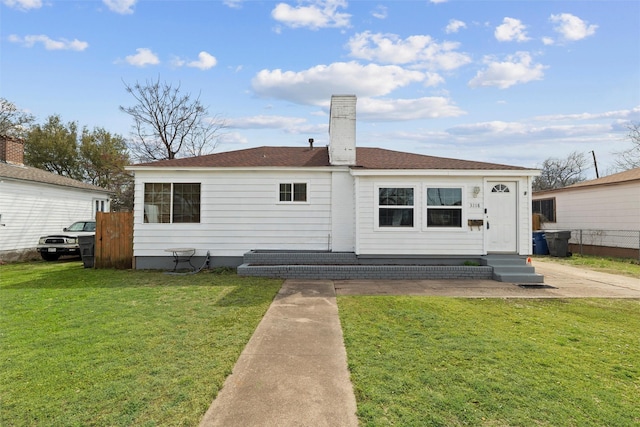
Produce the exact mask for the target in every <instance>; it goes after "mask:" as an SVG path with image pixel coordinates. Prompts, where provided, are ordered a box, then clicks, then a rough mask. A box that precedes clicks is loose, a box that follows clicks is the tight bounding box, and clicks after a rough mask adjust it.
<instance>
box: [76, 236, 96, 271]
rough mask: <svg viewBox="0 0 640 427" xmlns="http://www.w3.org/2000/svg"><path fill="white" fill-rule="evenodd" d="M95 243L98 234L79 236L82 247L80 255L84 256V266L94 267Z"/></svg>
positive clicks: (79, 244) (79, 243)
mask: <svg viewBox="0 0 640 427" xmlns="http://www.w3.org/2000/svg"><path fill="white" fill-rule="evenodd" d="M95 244H96V236H78V246H79V247H80V256H81V257H82V263H83V264H84V268H93V263H94V255H93V251H94V247H95Z"/></svg>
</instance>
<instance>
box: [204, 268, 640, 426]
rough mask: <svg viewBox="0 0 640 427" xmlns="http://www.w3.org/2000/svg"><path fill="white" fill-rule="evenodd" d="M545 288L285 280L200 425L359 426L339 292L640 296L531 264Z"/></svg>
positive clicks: (629, 282) (611, 278)
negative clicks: (340, 312) (341, 320)
mask: <svg viewBox="0 0 640 427" xmlns="http://www.w3.org/2000/svg"><path fill="white" fill-rule="evenodd" d="M533 265H534V267H535V268H536V271H537V272H538V273H541V274H543V275H544V276H545V285H548V287H545V288H529V289H525V288H521V287H519V286H517V284H513V283H502V282H496V281H493V280H477V281H476V280H457V281H456V280H391V281H390V280H336V281H331V280H306V281H305V280H291V279H289V280H286V281H285V282H284V284H283V285H282V288H281V289H280V292H279V293H278V295H277V296H276V298H275V299H274V302H273V303H272V304H271V306H270V307H269V310H268V311H267V313H266V314H265V316H264V318H263V319H262V321H261V322H260V324H259V325H258V328H257V329H256V331H255V333H254V334H253V336H252V337H251V340H250V341H249V343H248V344H247V346H246V347H245V349H244V351H243V352H242V354H241V356H240V358H239V359H238V362H237V363H236V365H235V367H234V368H233V373H232V374H231V375H230V376H229V377H228V378H227V380H226V381H225V383H224V387H223V388H222V390H221V391H220V393H219V394H218V396H217V398H216V399H215V400H214V401H213V403H212V404H211V407H210V408H209V410H208V411H207V413H206V414H205V416H204V417H203V419H202V422H201V423H200V426H202V427H209V426H224V427H234V426H242V427H251V426H261V427H271V426H278V427H288V426H296V427H303V426H313V427H323V426H331V427H336V426H339V427H351V426H357V425H358V420H357V418H356V416H355V413H356V400H355V397H354V394H353V389H352V386H351V382H350V379H349V372H348V370H347V362H346V351H345V348H344V343H343V337H342V329H341V326H340V319H339V317H338V307H337V304H336V293H338V294H340V295H438V296H454V297H456V296H457V297H465V298H589V297H598V298H640V279H635V278H630V277H624V276H616V275H611V274H606V273H599V272H595V271H591V270H585V269H581V268H575V267H570V266H565V265H561V264H557V263H553V262H544V261H539V260H534V263H533Z"/></svg>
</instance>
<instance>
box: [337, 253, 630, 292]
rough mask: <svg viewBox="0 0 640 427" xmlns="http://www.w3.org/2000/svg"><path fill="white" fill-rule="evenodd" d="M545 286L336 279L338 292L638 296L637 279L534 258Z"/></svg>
mask: <svg viewBox="0 0 640 427" xmlns="http://www.w3.org/2000/svg"><path fill="white" fill-rule="evenodd" d="M533 266H534V267H535V269H536V273H540V274H542V275H543V276H544V285H543V286H536V287H532V288H523V287H520V286H518V284H514V283H505V282H496V281H494V280H393V281H390V280H335V281H334V286H335V289H336V294H337V295H433V296H452V297H465V298H640V279H636V278H632V277H626V276H618V275H614V274H607V273H600V272H597V271H592V270H587V269H582V268H576V267H571V266H567V265H562V264H557V263H554V262H545V261H540V260H533Z"/></svg>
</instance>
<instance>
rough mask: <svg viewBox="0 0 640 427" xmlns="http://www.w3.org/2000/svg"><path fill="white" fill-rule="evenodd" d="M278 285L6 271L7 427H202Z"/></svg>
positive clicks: (0, 286)
mask: <svg viewBox="0 0 640 427" xmlns="http://www.w3.org/2000/svg"><path fill="white" fill-rule="evenodd" d="M280 284H281V281H279V280H265V279H258V278H241V277H237V276H236V275H235V274H233V273H215V272H201V273H199V274H197V275H189V276H174V275H167V274H163V273H162V272H147V271H117V270H93V269H84V268H83V267H82V263H80V262H77V261H76V262H61V263H42V262H41V263H29V264H9V265H3V266H0V425H2V426H3V427H4V426H131V425H135V426H166V425H171V426H179V425H184V426H193V425H197V423H198V422H199V420H200V418H201V417H202V415H203V414H204V412H205V411H206V410H207V408H208V406H209V404H210V403H211V401H212V400H213V398H214V396H215V395H216V394H217V392H218V390H219V389H220V388H221V386H222V384H223V382H224V379H225V377H226V376H227V375H228V374H229V373H230V372H231V369H232V368H233V365H234V364H235V362H236V360H237V358H238V356H239V355H240V352H241V351H242V349H243V348H244V346H245V344H246V343H247V341H248V340H249V338H250V337H251V335H252V334H253V331H254V330H255V328H256V326H257V324H258V323H259V321H260V320H261V318H262V316H263V315H264V313H265V312H266V310H267V308H268V307H269V304H270V303H271V302H272V300H273V298H274V296H275V294H276V292H277V291H278V289H279V288H280Z"/></svg>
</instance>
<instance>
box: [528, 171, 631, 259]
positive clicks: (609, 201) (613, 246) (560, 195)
mask: <svg viewBox="0 0 640 427" xmlns="http://www.w3.org/2000/svg"><path fill="white" fill-rule="evenodd" d="M533 212H535V213H540V214H542V215H543V217H544V220H543V227H542V228H543V229H546V230H572V236H571V240H570V243H572V244H575V245H576V246H573V247H572V250H573V251H574V252H576V251H582V252H583V253H587V254H595V255H610V256H629V257H632V258H638V247H639V245H640V168H636V169H631V170H628V171H625V172H620V173H616V174H613V175H609V176H605V177H602V178H598V179H593V180H590V181H584V182H580V183H577V184H574V185H570V186H568V187H564V188H560V189H556V190H548V191H539V192H536V193H534V194H533ZM580 244H582V245H581V247H578V246H580Z"/></svg>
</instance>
